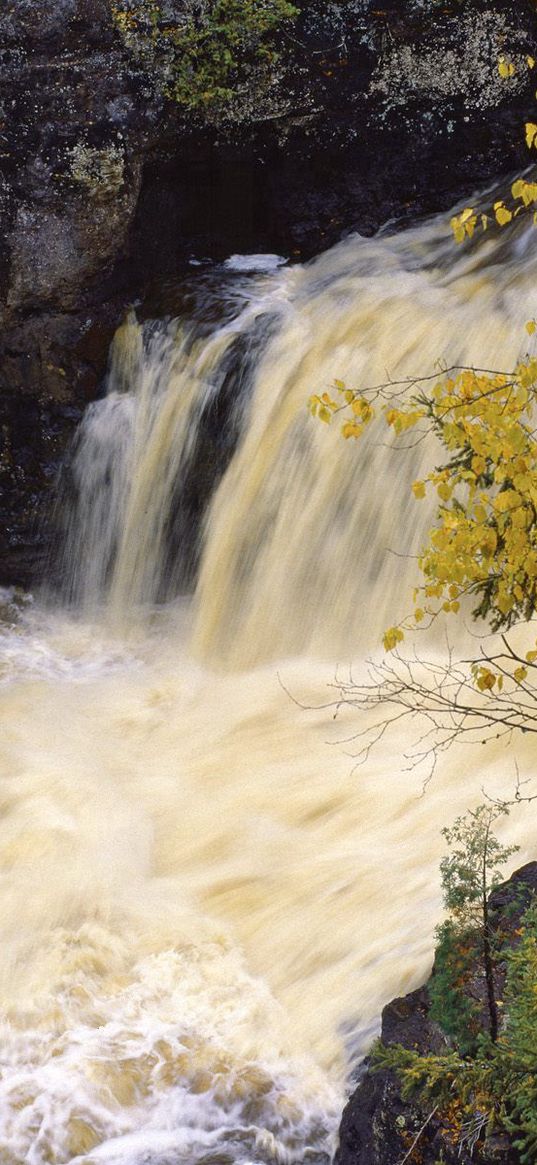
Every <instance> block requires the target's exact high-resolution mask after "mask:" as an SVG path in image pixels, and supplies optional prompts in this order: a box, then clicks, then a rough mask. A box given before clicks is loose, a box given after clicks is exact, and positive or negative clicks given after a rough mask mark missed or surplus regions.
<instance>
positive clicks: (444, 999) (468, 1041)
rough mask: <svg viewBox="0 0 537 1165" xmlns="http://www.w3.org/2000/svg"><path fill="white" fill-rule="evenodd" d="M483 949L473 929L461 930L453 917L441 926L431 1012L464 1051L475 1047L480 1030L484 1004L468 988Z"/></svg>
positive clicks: (434, 1018) (432, 987)
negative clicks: (465, 931)
mask: <svg viewBox="0 0 537 1165" xmlns="http://www.w3.org/2000/svg"><path fill="white" fill-rule="evenodd" d="M480 953H481V952H480V947H479V943H478V941H477V939H476V935H475V933H474V932H473V931H468V932H467V933H466V934H464V933H460V932H459V930H458V929H457V927H456V926H454V924H453V923H452V922H449V921H448V922H444V923H443V924H442V926H440V927H439V928H438V931H437V947H436V954H435V964H434V976H433V978H432V980H431V984H430V987H429V995H430V999H431V1010H430V1015H431V1019H433V1020H435V1022H436V1023H438V1024H439V1025H440V1027H441V1028H442V1030H443V1031H444V1032H445V1034H446V1035H447V1036H449V1038H450V1039H452V1040H453V1041H454V1042H455V1044H456V1046H457V1047H458V1048H459V1049H460V1051H461V1052H462V1054H463V1055H466V1054H467V1053H469V1052H472V1051H473V1050H474V1049H475V1047H476V1041H477V1037H478V1035H479V1032H480V1018H481V1008H480V1006H479V1003H478V1002H477V1000H475V999H473V998H472V997H471V996H470V995H468V994H467V993H466V991H465V988H466V987H467V985H468V982H469V979H470V976H471V974H472V970H473V969H474V968H475V966H476V960H477V959H479V956H480Z"/></svg>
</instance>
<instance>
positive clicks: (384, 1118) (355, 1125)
mask: <svg viewBox="0 0 537 1165" xmlns="http://www.w3.org/2000/svg"><path fill="white" fill-rule="evenodd" d="M536 893H537V862H531V863H529V864H528V865H526V866H523V867H522V869H520V870H517V871H516V873H515V874H513V876H512V877H511V878H510V879H509V881H508V882H506V883H505V884H504V885H503V886H501V887H499V888H498V889H497V890H496V891H494V892H493V894H492V895H491V897H490V910H491V920H492V925H493V926H494V927H495V928H496V929H497V930H498V931H500V932H501V936H502V944H507V945H514V944H515V943H516V942H517V938H518V934H520V929H519V928H520V922H521V918H522V915H523V914H524V912H525V911H526V910H527V908H528V906H529V905H530V902H532V901H533V900H534V897H535V894H536ZM433 975H434V970H433ZM469 982H470V987H469V990H470V991H471V992H472V996H471V997H472V998H473V999H476V1000H478V1001H479V1002H483V1000H484V985H483V982H482V976H479V975H477V974H476V975H475V976H472V977H470V980H469ZM495 987H496V995H497V998H498V999H499V1000H500V1001H501V1000H502V992H503V990H504V987H505V965H504V964H502V962H501V960H500V961H499V962H498V964H497V967H496V981H495ZM429 1010H430V999H429V991H428V988H427V985H426V986H424V987H421V988H419V989H418V990H417V991H413V992H411V994H410V995H406V996H405V997H404V998H402V999H394V1000H392V1002H391V1003H389V1004H388V1005H387V1007H385V1008H384V1011H383V1013H382V1032H381V1041H382V1043H383V1044H384V1045H386V1046H389V1045H390V1044H400V1045H402V1046H403V1047H404V1048H409V1049H413V1050H417V1051H418V1052H420V1053H422V1054H433V1055H438V1054H442V1052H443V1051H444V1052H445V1051H446V1050H447V1048H448V1041H447V1039H446V1037H445V1035H444V1033H443V1032H442V1030H441V1028H440V1027H439V1025H438V1024H437V1023H434V1022H433V1021H432V1020H431V1018H430V1014H429ZM431 1114H432V1115H431ZM471 1140H472V1138H471V1136H468V1137H465V1135H464V1132H463V1130H462V1128H461V1118H460V1113H459V1112H458V1111H457V1109H456V1107H455V1106H453V1109H452V1111H451V1112H449V1113H446V1112H443V1111H442V1110H441V1109H438V1111H435V1109H434V1106H433V1104H432V1103H431V1102H428V1103H423V1104H422V1103H417V1102H416V1103H409V1102H408V1101H404V1100H403V1099H402V1096H401V1085H400V1081H399V1079H398V1077H397V1076H396V1075H395V1074H394V1073H393V1072H391V1071H385V1070H381V1071H377V1072H374V1073H373V1072H371V1071H370V1070H369V1068H368V1067H367V1064H366V1070H365V1073H364V1075H363V1077H362V1079H361V1080H360V1082H359V1084H358V1087H357V1088H356V1090H355V1092H354V1093H353V1095H352V1096H351V1098H350V1100H349V1102H348V1104H347V1107H346V1109H345V1112H344V1114H343V1118H342V1122H341V1128H340V1143H339V1149H338V1152H337V1155H336V1161H335V1165H402V1163H403V1161H404V1162H409V1163H410V1165H439V1162H442V1163H445V1165H519V1161H520V1157H519V1155H518V1153H517V1152H516V1150H515V1149H514V1148H513V1146H512V1144H511V1143H510V1140H509V1138H508V1137H507V1136H505V1135H503V1134H501V1135H499V1134H491V1135H487V1133H486V1130H484V1129H483V1130H482V1131H481V1135H480V1136H479V1137H478V1138H477V1139H476V1142H475V1145H473V1146H472V1144H471Z"/></svg>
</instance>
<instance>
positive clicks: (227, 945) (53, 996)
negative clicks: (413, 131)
mask: <svg viewBox="0 0 537 1165" xmlns="http://www.w3.org/2000/svg"><path fill="white" fill-rule="evenodd" d="M256 263H257V259H256ZM536 263H537V252H536V248H535V245H534V243H533V242H532V239H531V238H530V236H528V235H527V234H526V233H524V232H522V233H521V234H520V236H513V242H512V245H511V248H510V250H509V248H508V249H507V253H505V244H504V242H503V241H502V240H499V241H498V240H494V239H491V240H488V239H487V240H485V242H484V243H483V245H482V246H481V247H480V248H478V249H477V250H475V251H472V252H470V253H457V254H455V253H454V252H453V249H452V245H451V243H450V242H449V240H447V238H446V233H445V224H444V223H442V222H440V221H439V222H437V223H433V224H428V225H426V226H424V227H420V228H416V229H415V230H413V231H409V232H406V233H405V234H404V235H399V236H397V238H395V239H387V238H386V239H376V240H369V241H365V240H359V239H351V240H348V241H347V242H346V243H345V244H342V245H341V246H340V247H337V248H334V250H333V251H331V252H329V253H328V254H327V255H326V256H323V257H321V259H320V260H318V261H317V262H316V263H314V264H311V265H310V266H308V267H307V268H304V269H302V268H295V269H293V270H286V271H283V270H279V271H277V272H276V273H274V274H272V275H265V276H264V277H263V280H261V282H256V281H255V280H254V281H253V282H252V284H251V285H250V286H249V290H248V291H247V292H243V291H241V294H240V295H239V296H237V303H236V310H235V309H234V310H233V311H227V314H226V313H225V316H226V318H225V322H224V323H223V324H222V326H216V325H215V326H213V327H212V328H208V327H205V329H204V328H202V329H201V331H199V332H196V330H195V328H192V326H191V325H190V324H188V325H186V324H184V323H181V324H178V323H177V322H175V323H172V322H171V321H166V322H165V323H163V324H158V325H157V324H154V323H153V324H150V325H146V326H145V328H144V329H142V328H141V327H140V326H139V325H138V324H137V322H136V320H135V319H134V318H132V317H131V318H130V320H128V321H127V323H126V325H125V326H124V328H123V329H122V330H121V332H120V334H119V336H118V338H117V340H116V343H115V345H114V351H113V356H112V361H111V369H110V375H109V380H108V393H107V395H106V396H105V398H104V399H103V400H102V401H100V402H98V403H97V404H95V405H93V406H90V409H89V410H88V413H87V415H86V418H85V419H84V421H83V423H82V427H81V430H80V432H79V434H78V437H77V440H76V444H75V448H74V450H73V453H72V455H71V459H70V481H71V485H72V496H71V497H70V500H69V504H68V507H67V511H66V515H65V519H64V525H65V529H66V543H65V548H64V552H63V556H62V560H61V563H62V572H63V578H62V587H63V590H62V597H58V596H56V597H55V598H54V599H53V600H50V599H49V601H48V603H47V604H45V603H44V602H43V601H41V600H37V601H36V602H35V603H28V602H25V601H23V600H22V599H21V597H20V596H16V595H14V594H5V595H4V596H3V599H2V602H1V603H0V607H1V613H2V622H1V625H0V654H1V659H2V665H1V670H0V717H1V722H2V738H1V742H0V799H1V816H0V871H1V873H0V918H1V919H2V931H3V933H2V942H1V944H0V999H1V1000H2V1006H3V1018H2V1040H1V1052H0V1057H1V1059H0V1161H1V1162H2V1165H4V1163H5V1165H64V1163H67V1162H72V1163H75V1162H76V1163H77V1165H81V1163H84V1165H97V1162H107V1163H108V1165H110V1163H113V1165H142V1163H143V1165H172V1162H173V1165H177V1162H185V1165H186V1163H188V1165H190V1163H192V1165H194V1163H196V1165H201V1163H204V1165H234V1163H235V1162H236V1163H244V1165H254V1163H257V1162H259V1163H261V1165H270V1163H271V1162H282V1163H283V1162H289V1163H293V1162H295V1161H296V1162H297V1165H298V1162H299V1161H300V1162H302V1161H308V1160H309V1161H311V1162H312V1165H316V1163H317V1162H318V1163H319V1165H321V1163H324V1162H327V1160H328V1158H329V1156H330V1154H331V1151H332V1148H333V1145H334V1138H335V1134H336V1130H337V1124H338V1120H339V1115H340V1112H341V1108H342V1104H343V1101H344V1096H345V1089H346V1086H347V1083H348V1078H349V1077H348V1073H349V1068H350V1066H351V1065H352V1064H353V1063H355V1062H356V1061H357V1060H358V1059H359V1057H360V1055H361V1054H363V1052H364V1051H365V1050H366V1049H367V1047H368V1045H369V1043H370V1040H371V1038H372V1035H373V1033H374V1032H375V1031H376V1030H377V1028H378V1022H379V1015H380V1011H381V1008H382V1006H383V1005H384V1004H385V1003H386V1002H387V1001H388V1000H389V999H390V998H391V997H392V996H393V995H395V994H401V993H403V992H405V991H407V990H409V989H410V988H412V987H414V986H416V985H417V984H418V983H420V982H422V981H423V980H424V978H425V977H426V975H427V974H428V972H429V969H430V964H431V957H432V948H433V944H434V926H435V924H436V923H437V922H438V920H439V918H440V914H441V903H440V886H439V875H438V862H439V859H440V856H441V854H442V852H443V843H442V839H441V836H440V830H441V828H442V827H443V826H444V825H446V824H449V823H451V822H452V821H453V819H454V817H455V816H456V815H457V814H458V813H462V812H464V810H465V809H466V808H468V807H471V806H473V805H475V804H477V803H478V802H480V801H481V800H482V799H483V787H485V789H486V791H487V792H488V793H490V794H491V795H493V796H494V795H498V796H509V794H510V793H511V792H512V790H513V789H514V783H515V774H516V765H518V768H519V772H520V776H521V778H522V779H525V777H526V776H531V775H532V773H533V769H534V746H533V744H532V742H531V738H528V737H522V738H521V740H520V741H518V740H514V741H513V742H511V744H510V745H509V746H508V745H507V744H506V743H505V742H503V741H492V742H489V744H487V745H485V746H476V747H473V748H469V747H466V748H465V747H463V746H462V745H461V746H457V747H453V748H452V749H451V750H450V751H449V752H448V753H446V754H445V755H444V756H442V757H441V758H440V764H439V766H438V768H437V771H436V773H435V776H434V779H433V780H432V781H430V783H429V784H428V785H427V787H426V788H425V789H424V783H423V782H424V776H425V774H424V772H423V771H420V770H419V769H418V770H416V769H415V768H413V767H412V765H411V762H410V761H409V760H408V756H407V754H408V753H409V752H411V751H412V746H413V745H415V742H416V739H417V738H418V736H419V733H420V726H419V724H418V723H417V722H415V723H413V724H407V725H406V726H404V727H403V728H401V727H398V728H397V729H393V730H392V731H391V733H386V734H385V735H384V736H383V738H382V739H381V740H380V741H379V743H378V744H377V746H376V747H375V748H374V749H373V750H372V752H371V753H370V755H369V756H368V758H367V761H366V762H365V763H364V764H363V765H361V766H358V767H357V766H356V765H355V762H354V759H353V755H352V754H353V753H354V752H356V750H357V746H356V743H353V741H352V737H353V736H354V735H355V734H356V733H357V732H361V731H363V729H364V728H365V727H366V726H367V724H368V723H369V721H368V720H367V717H366V716H365V714H364V713H360V712H359V711H358V710H356V709H354V710H353V709H346V710H343V712H342V714H341V716H340V717H338V718H337V719H334V715H333V708H332V707H330V706H327V705H330V702H331V700H333V695H334V689H333V688H331V687H329V686H327V685H330V684H331V683H332V682H333V680H334V674H335V670H336V667H337V664H338V663H339V664H341V665H342V666H345V665H346V664H348V663H349V661H350V660H351V659H352V660H353V666H354V674H355V677H356V678H360V677H361V676H365V675H367V665H366V663H365V661H366V659H367V657H368V655H369V654H371V653H373V655H375V653H378V651H379V647H378V644H379V637H380V634H381V631H382V629H383V628H384V627H385V626H386V624H387V622H393V620H394V619H395V618H397V616H398V614H399V613H400V612H401V611H404V610H405V609H407V608H408V605H409V597H408V590H409V587H410V586H411V585H412V582H413V581H414V578H415V574H414V570H415V564H414V562H413V559H412V554H413V553H414V552H415V549H416V548H417V547H418V546H419V543H420V539H421V538H422V537H423V531H424V529H425V528H426V526H427V523H428V521H429V520H430V515H428V513H427V510H426V508H424V507H422V508H421V509H420V507H417V506H416V503H415V502H414V501H413V499H412V498H410V497H409V485H410V483H411V481H412V480H414V478H416V477H418V476H420V474H421V473H422V472H423V466H424V465H425V464H426V463H427V462H428V461H430V459H431V458H434V456H435V455H436V451H435V450H434V447H431V446H429V447H427V446H425V445H423V446H422V445H420V446H419V448H418V449H417V450H409V451H407V453H404V452H403V451H401V450H400V449H395V450H394V449H392V448H387V446H386V442H385V439H384V436H382V437H381V436H379V433H378V430H377V431H373V430H372V431H371V434H370V435H369V436H368V439H367V442H366V443H365V444H364V445H363V446H362V447H361V448H358V449H357V448H356V447H355V446H354V445H350V444H349V443H347V444H344V443H343V442H342V441H341V439H340V438H339V437H338V434H337V433H336V432H332V431H326V429H324V427H322V426H320V425H318V423H316V422H315V421H314V420H313V419H312V418H311V417H310V416H309V415H308V413H307V410H306V401H307V398H308V396H309V394H310V392H312V391H319V390H320V389H322V390H323V391H324V390H325V388H327V387H329V385H330V382H331V380H332V378H333V376H336V375H337V376H338V377H339V378H342V379H347V380H348V382H349V383H350V384H351V385H352V386H353V387H362V386H363V385H364V384H365V383H367V384H371V383H376V382H378V381H379V380H380V379H384V377H385V376H386V371H387V370H388V372H389V375H391V376H392V377H395V376H396V375H401V376H403V375H410V374H413V373H419V372H429V371H430V368H431V365H432V364H434V361H435V360H436V359H438V358H441V359H443V360H444V361H446V362H449V361H452V360H456V361H459V360H460V361H462V360H465V361H469V362H475V363H483V362H484V361H485V360H487V362H490V363H492V362H494V363H496V364H498V365H499V366H504V367H509V366H511V365H512V363H514V361H515V360H516V359H517V356H518V354H519V352H520V351H521V345H523V344H524V339H523V323H524V321H525V320H526V319H527V318H530V317H531V316H532V315H535V314H537V291H536V290H535V287H536V286H537V284H536V282H535V278H534V276H535V266H536ZM235 265H236V264H235ZM274 266H275V264H274ZM243 271H244V265H243ZM242 277H244V276H243V275H241V278H242ZM526 342H527V341H526ZM254 356H255V360H254ZM234 361H237V362H238V363H237V369H235V367H234ZM241 361H242V363H241ZM230 375H233V376H234V377H235V380H233V385H234V386H235V390H236V391H235V396H234V397H233V404H234V407H233V408H232V410H231V411H232V413H233V418H232V420H233V426H234V432H235V436H234V438H233V440H234V442H235V444H233V448H231V438H229V440H230V448H229V465H228V468H227V470H226V472H225V474H224V476H223V479H222V482H221V484H220V486H219V488H218V490H217V492H216V493H215V496H214V498H213V500H212V502H211V505H210V506H209V508H208V510H207V511H206V514H205V517H204V527H203V539H202V542H203V545H202V553H201V563H200V571H199V581H198V585H197V588H196V592H195V594H194V595H193V596H191V597H183V598H177V597H176V594H177V589H178V588H179V583H178V578H179V575H177V574H176V573H175V570H176V566H177V562H178V560H179V559H180V556H181V549H182V548H181V540H180V538H179V537H178V536H177V531H175V535H174V521H175V516H176V512H177V497H178V492H180V487H181V485H182V483H184V482H187V481H188V480H189V475H190V474H191V473H192V467H193V466H194V465H195V464H196V455H197V454H196V440H197V434H198V433H199V431H200V428H201V426H202V424H203V423H204V418H206V417H207V415H208V412H207V411H208V410H209V412H210V410H211V409H213V408H215V407H216V403H217V401H218V400H219V394H220V393H221V392H222V391H224V387H225V385H226V384H227V385H228V387H229V377H230ZM222 424H225V421H222ZM375 432H376V435H375ZM223 436H226V434H223ZM217 437H218V433H217ZM64 504H65V500H64ZM172 535H174V537H175V541H174V538H173V537H172ZM170 541H171V542H172V543H173V546H174V554H173V555H172V554H171V552H170V545H169V544H170ZM394 551H395V552H396V553H394ZM401 555H402V557H401ZM174 596H175V597H174ZM163 597H164V598H165V599H166V600H167V603H166V605H165V606H160V607H159V606H158V601H159V600H161V599H162V598H163ZM66 607H68V608H69V609H68V610H66ZM420 651H421V653H422V654H425V656H426V657H427V658H431V659H435V658H436V659H441V658H442V653H443V651H444V646H443V643H442V641H441V640H436V641H435V640H434V639H433V640H425V639H424V640H420ZM368 715H369V714H368ZM500 831H501V835H502V839H503V840H505V841H508V842H513V841H515V842H518V843H519V844H520V845H521V847H522V850H521V854H520V862H522V861H523V860H524V859H525V858H531V857H535V850H534V836H535V811H534V808H533V806H520V807H518V808H517V810H516V812H515V811H514V812H513V813H512V814H511V815H510V817H509V818H508V819H506V820H505V821H504V822H503V823H502V824H501V830H500Z"/></svg>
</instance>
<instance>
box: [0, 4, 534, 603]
mask: <svg viewBox="0 0 537 1165" xmlns="http://www.w3.org/2000/svg"><path fill="white" fill-rule="evenodd" d="M163 5H164V0H163ZM181 6H182V0H165V7H166V13H167V15H169V18H170V19H173V15H174V12H176V13H177V12H178V11H180V10H181ZM300 7H301V11H302V15H301V17H300V18H299V20H298V21H297V23H296V26H294V27H292V28H290V29H289V30H288V31H287V32H286V33H285V35H282V37H281V44H280V54H281V55H280V62H279V64H278V65H277V66H276V67H275V70H274V76H273V77H272V78H270V84H267V77H266V74H263V75H262V76H261V75H259V74H258V72H256V69H255V67H252V68H251V70H250V73H249V74H248V75H247V76H246V79H245V80H243V81H242V82H241V86H240V89H239V92H238V94H237V98H236V100H235V101H234V102H233V103H232V104H231V105H230V107H229V109H228V110H227V112H226V114H225V116H224V115H223V114H220V115H218V116H216V115H211V116H209V115H207V116H205V117H204V118H202V117H201V116H200V115H197V116H194V115H192V114H188V115H185V114H184V113H182V112H181V110H180V109H179V108H178V107H177V106H175V105H174V103H173V102H171V101H169V100H167V99H166V97H165V96H164V93H163V87H162V84H161V79H160V78H159V75H158V69H156V70H155V71H152V70H150V69H148V67H147V63H145V64H144V62H143V60H142V59H140V58H137V57H136V55H135V54H133V53H132V51H131V50H129V48H128V47H127V46H126V44H125V43H124V42H123V40H122V37H121V35H120V33H119V31H118V29H117V27H116V26H115V25H114V21H113V18H112V11H111V2H110V0H9V2H8V3H6V4H5V5H3V6H2V9H1V11H0V219H1V231H0V489H1V491H2V519H1V521H0V582H8V581H17V582H21V583H29V582H31V580H32V578H35V577H39V575H40V573H41V570H42V563H41V558H42V553H43V550H44V548H45V547H44V539H43V534H42V528H41V526H40V518H39V514H40V508H41V507H42V504H43V503H44V501H46V497H47V494H48V492H49V490H50V486H51V483H52V482H53V480H54V476H55V472H56V467H57V464H58V461H59V459H60V458H61V456H62V451H63V449H64V447H65V443H66V441H67V440H68V437H69V434H70V433H71V432H72V429H73V425H74V423H75V422H76V419H77V417H78V416H79V414H80V411H81V409H82V408H83V407H84V404H85V403H86V402H87V401H88V400H89V399H92V398H93V397H94V396H95V394H96V393H97V391H98V387H99V383H100V380H101V378H102V374H103V369H104V367H105V362H106V353H107V348H108V342H109V339H110V335H111V334H112V332H113V329H114V327H115V325H116V322H117V320H118V318H119V316H120V314H121V311H122V310H123V308H124V305H125V304H126V303H128V302H130V301H132V300H133V299H140V298H142V299H143V298H144V297H147V296H149V300H150V301H151V295H152V292H151V288H152V286H154V285H156V284H159V283H161V282H162V281H163V280H164V281H168V282H170V281H171V282H172V283H173V282H174V281H175V282H177V279H178V277H179V276H180V273H181V271H182V269H183V268H184V265H185V263H186V262H187V260H188V259H189V257H198V258H199V257H205V256H209V257H212V258H222V257H224V256H225V255H226V254H228V253H229V252H230V251H236V250H240V249H244V250H250V249H251V250H261V249H264V248H266V249H269V250H279V251H284V252H286V253H288V254H293V255H296V256H297V257H300V258H307V257H308V256H309V255H311V254H313V253H314V252H317V251H319V250H321V249H323V248H324V247H325V246H328V245H329V244H331V243H332V242H333V241H335V240H336V239H337V238H339V237H340V236H341V235H342V233H344V232H345V231H349V230H355V229H356V230H359V231H363V232H366V233H370V232H371V231H374V230H375V229H376V228H377V227H378V226H379V225H380V224H381V223H383V222H385V221H386V220H388V219H390V218H393V217H399V218H400V217H415V216H416V215H418V214H421V213H424V212H427V211H432V210H437V209H441V208H443V207H446V206H448V205H449V204H450V203H451V202H452V201H453V200H454V199H455V198H456V197H457V196H458V195H460V194H461V193H463V192H465V191H468V190H469V189H471V188H473V187H475V186H478V185H479V184H482V183H484V182H485V181H487V180H488V179H489V178H491V177H492V176H493V175H498V174H499V173H501V172H506V171H507V170H509V169H510V168H512V167H516V166H522V165H524V164H525V163H526V161H527V154H526V152H525V147H524V142H523V128H522V127H523V121H524V118H525V117H526V116H527V115H528V114H531V113H532V110H533V102H534V89H535V84H534V80H533V79H532V77H531V76H530V74H529V73H528V70H527V68H526V67H525V64H524V62H525V57H526V55H527V54H528V53H531V52H533V53H534V54H535V55H536V56H537V50H536V47H535V44H536V40H537V36H536V33H537V18H536V15H535V6H534V4H533V3H530V2H529V0H528V2H527V3H520V4H517V5H516V6H513V5H512V3H511V0H443V2H442V3H437V2H436V0H427V2H426V0H386V2H385V3H377V2H374V0H341V2H339V3H337V2H335V0H334V2H330V3H326V0H302V2H301V4H300ZM502 52H506V53H508V54H509V55H510V57H511V58H512V60H513V62H514V63H515V64H516V65H517V71H516V73H515V75H514V76H513V77H512V78H511V79H508V80H502V79H501V77H500V76H499V73H498V69H497V60H498V57H499V55H500V54H501V53H502ZM172 299H173V297H172ZM40 531H41V532H40ZM45 541H46V539H45Z"/></svg>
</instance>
